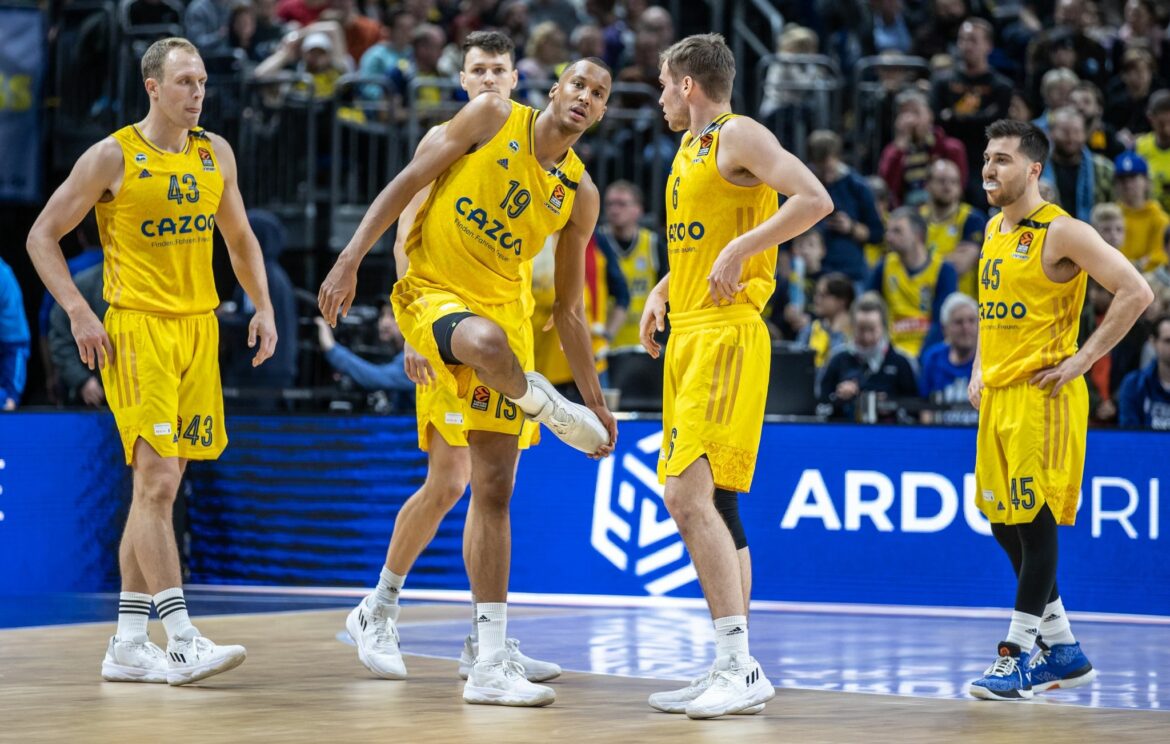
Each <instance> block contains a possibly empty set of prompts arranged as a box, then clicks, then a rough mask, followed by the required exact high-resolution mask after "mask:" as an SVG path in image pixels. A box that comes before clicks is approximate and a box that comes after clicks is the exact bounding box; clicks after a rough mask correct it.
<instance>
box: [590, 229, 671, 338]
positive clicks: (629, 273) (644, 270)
mask: <svg viewBox="0 0 1170 744" xmlns="http://www.w3.org/2000/svg"><path fill="white" fill-rule="evenodd" d="M601 233H602V236H603V237H604V238H605V239H606V240H608V241H609V244H610V245H611V246H613V249H614V253H616V254H617V257H618V265H619V266H620V267H621V270H622V275H623V276H625V278H626V282H627V283H628V284H629V287H630V306H629V318H628V320H627V321H626V323H625V324H624V325H623V326H622V327H621V328H620V329H618V332H617V333H616V334H615V335H614V339H613V345H614V346H615V347H619V346H633V345H636V344H638V343H640V341H639V338H638V323H639V321H640V320H641V318H642V310H643V309H644V308H645V307H646V298H647V297H649V296H650V290H651V289H653V288H654V285H655V284H657V283H658V278H659V276H660V275H661V268H660V267H659V266H658V234H657V233H655V232H654V231H653V230H648V229H646V228H644V227H642V228H638V232H637V234H636V235H635V236H634V241H633V242H632V243H631V244H630V247H629V250H628V251H623V250H622V249H621V248H620V247H619V246H618V241H617V239H616V238H615V237H614V235H613V231H612V230H610V229H609V228H608V227H605V228H602V230H601Z"/></svg>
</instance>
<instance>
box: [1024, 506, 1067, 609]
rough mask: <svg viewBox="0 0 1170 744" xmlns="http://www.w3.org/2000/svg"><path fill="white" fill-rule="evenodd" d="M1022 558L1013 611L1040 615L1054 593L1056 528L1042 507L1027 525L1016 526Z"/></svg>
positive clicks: (1053, 521)
mask: <svg viewBox="0 0 1170 744" xmlns="http://www.w3.org/2000/svg"><path fill="white" fill-rule="evenodd" d="M1016 529H1017V530H1018V531H1019V536H1020V548H1021V557H1022V560H1021V562H1020V584H1019V588H1018V589H1017V591H1016V610H1018V611H1020V612H1026V613H1028V614H1029V615H1043V614H1044V606H1045V605H1046V604H1048V602H1049V601H1051V599H1052V598H1053V597H1054V596H1059V595H1058V594H1057V592H1056V564H1057V555H1058V550H1057V535H1056V531H1057V527H1056V519H1055V518H1054V517H1053V515H1052V512H1051V511H1050V510H1049V509H1048V506H1047V505H1045V506H1044V507H1043V508H1042V509H1040V511H1039V513H1037V514H1036V518H1035V519H1034V520H1032V521H1031V522H1030V523H1028V524H1021V525H1017V527H1016Z"/></svg>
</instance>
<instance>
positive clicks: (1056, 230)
mask: <svg viewBox="0 0 1170 744" xmlns="http://www.w3.org/2000/svg"><path fill="white" fill-rule="evenodd" d="M1044 253H1045V256H1044V258H1045V267H1046V268H1047V265H1048V264H1049V262H1056V263H1058V268H1059V262H1060V261H1061V259H1067V260H1068V261H1071V262H1072V263H1074V264H1076V265H1077V266H1079V267H1080V269H1081V270H1082V271H1084V272H1085V273H1087V274H1088V275H1089V276H1090V277H1092V278H1093V279H1096V280H1097V283H1098V284H1100V285H1101V286H1102V287H1104V288H1105V289H1107V290H1108V291H1110V292H1112V293H1113V302H1111V303H1110V304H1109V310H1107V311H1106V312H1105V317H1104V318H1103V319H1102V320H1101V323H1100V325H1098V326H1097V330H1095V331H1093V334H1092V335H1091V336H1089V338H1088V339H1087V340H1086V341H1085V343H1084V345H1083V346H1081V348H1080V349H1079V350H1078V351H1077V353H1076V354H1073V355H1072V356H1071V357H1069V358H1067V359H1065V360H1064V361H1062V362H1061V363H1060V364H1058V365H1056V366H1055V367H1051V368H1049V369H1045V370H1041V371H1040V372H1038V373H1036V374H1035V375H1034V376H1033V377H1032V384H1033V385H1037V386H1039V387H1041V388H1045V389H1047V388H1048V387H1049V386H1052V396H1053V397H1056V394H1057V393H1058V392H1059V391H1060V388H1061V387H1063V386H1064V385H1065V384H1067V383H1068V382H1070V381H1071V380H1074V379H1076V378H1077V377H1080V376H1081V375H1083V374H1085V373H1086V372H1088V371H1089V368H1090V367H1092V366H1093V364H1094V363H1095V362H1096V361H1097V360H1098V359H1100V358H1101V357H1103V356H1105V355H1106V354H1108V353H1109V352H1110V350H1111V349H1113V347H1114V346H1116V345H1117V342H1118V341H1120V340H1121V339H1122V337H1124V336H1125V334H1126V333H1128V332H1129V329H1130V328H1133V324H1134V323H1136V322H1137V319H1138V318H1139V317H1141V314H1142V313H1143V312H1145V310H1146V308H1147V307H1149V305H1150V303H1151V302H1153V301H1154V293H1153V292H1152V291H1151V290H1150V285H1149V284H1147V283H1146V280H1145V279H1144V278H1142V275H1141V274H1139V273H1138V270H1137V269H1135V268H1134V267H1133V264H1131V263H1130V262H1129V260H1128V259H1127V258H1126V257H1125V255H1124V254H1122V252H1121V251H1119V250H1117V249H1116V248H1114V247H1112V246H1111V245H1109V244H1108V243H1106V242H1105V240H1104V239H1103V238H1102V237H1101V236H1100V235H1099V234H1097V231H1096V230H1094V229H1093V228H1092V227H1091V226H1089V225H1088V224H1086V223H1084V222H1081V221H1080V220H1075V219H1073V218H1071V217H1057V218H1056V219H1055V220H1053V222H1052V225H1051V226H1050V227H1049V228H1048V237H1047V238H1046V239H1045V241H1044ZM1072 276H1075V274H1073V275H1072ZM1072 276H1069V277H1068V279H1069V280H1071V279H1072Z"/></svg>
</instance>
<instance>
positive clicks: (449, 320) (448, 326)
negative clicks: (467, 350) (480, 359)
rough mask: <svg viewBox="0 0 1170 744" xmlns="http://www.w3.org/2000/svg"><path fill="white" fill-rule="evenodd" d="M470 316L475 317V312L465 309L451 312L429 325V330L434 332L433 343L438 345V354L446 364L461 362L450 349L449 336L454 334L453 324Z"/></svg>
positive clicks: (457, 323) (455, 324)
mask: <svg viewBox="0 0 1170 744" xmlns="http://www.w3.org/2000/svg"><path fill="white" fill-rule="evenodd" d="M472 317H475V313H469V312H467V311H463V312H458V313H451V314H450V315H444V316H443V317H441V318H439V319H438V320H436V321H435V322H434V323H433V324H432V325H431V331H432V332H433V333H434V334H435V343H436V344H438V346H439V356H440V357H442V359H443V361H444V362H446V363H447V364H463V362H461V361H459V360H458V359H457V358H456V357H455V353H454V352H452V351H451V337H452V336H453V335H455V326H457V325H459V324H460V323H461V322H463V321H464V320H466V319H467V318H472Z"/></svg>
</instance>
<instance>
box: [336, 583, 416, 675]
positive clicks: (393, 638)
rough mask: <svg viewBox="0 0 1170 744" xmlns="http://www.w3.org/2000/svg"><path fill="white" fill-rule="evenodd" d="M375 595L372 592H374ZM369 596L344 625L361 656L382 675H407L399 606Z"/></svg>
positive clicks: (371, 669) (362, 659)
mask: <svg viewBox="0 0 1170 744" xmlns="http://www.w3.org/2000/svg"><path fill="white" fill-rule="evenodd" d="M371 596H372V595H371ZM371 596H367V597H366V598H365V599H363V600H362V601H361V602H359V603H358V606H357V607H354V608H353V610H352V611H351V612H350V613H349V617H347V618H346V619H345V629H346V630H348V631H349V637H350V638H352V639H353V642H354V644H356V645H357V652H358V659H359V660H360V661H361V662H362V664H364V665H365V667H366V669H369V670H370V671H371V672H373V673H374V674H376V675H378V676H379V677H381V678H382V679H406V663H405V662H404V661H403V660H402V651H401V649H399V647H398V645H399V644H398V626H397V625H395V624H394V621H395V620H396V619H397V618H398V608H397V607H392V606H389V605H383V604H379V603H377V602H373V601H371Z"/></svg>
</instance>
